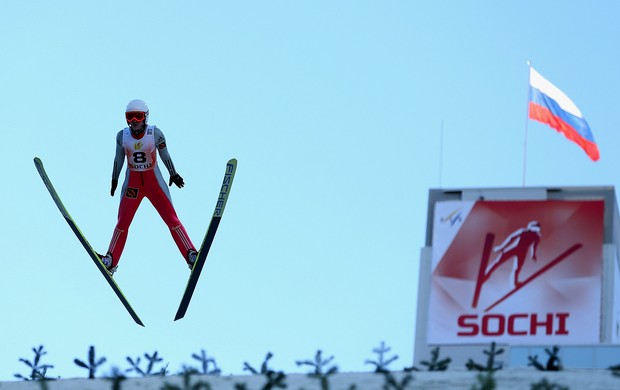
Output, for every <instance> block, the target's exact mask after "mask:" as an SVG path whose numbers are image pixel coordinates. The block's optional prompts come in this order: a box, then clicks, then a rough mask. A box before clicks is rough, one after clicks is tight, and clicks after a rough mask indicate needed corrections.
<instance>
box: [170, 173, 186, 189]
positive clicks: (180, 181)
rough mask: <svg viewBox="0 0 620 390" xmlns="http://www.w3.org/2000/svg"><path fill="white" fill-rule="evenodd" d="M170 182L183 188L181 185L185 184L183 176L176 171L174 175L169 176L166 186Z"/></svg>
mask: <svg viewBox="0 0 620 390" xmlns="http://www.w3.org/2000/svg"><path fill="white" fill-rule="evenodd" d="M172 183H174V184H176V186H177V187H179V188H183V186H184V185H185V182H184V181H183V178H182V177H181V175H179V174H178V173H175V174H174V175H172V176H170V181H169V182H168V186H169V187H170V186H171V185H172Z"/></svg>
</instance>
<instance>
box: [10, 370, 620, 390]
mask: <svg viewBox="0 0 620 390" xmlns="http://www.w3.org/2000/svg"><path fill="white" fill-rule="evenodd" d="M407 375H411V376H412V377H413V379H412V380H411V381H410V382H409V385H408V386H407V387H406V388H407V389H431V390H432V389H438V390H439V389H441V390H444V389H468V390H469V389H471V388H472V386H474V385H475V384H477V383H478V381H477V379H476V376H477V373H475V372H471V371H445V372H427V371H425V372H412V373H410V374H407V373H403V372H395V373H393V376H394V379H395V380H396V382H397V383H398V384H402V383H403V382H402V381H403V380H404V379H405V377H406V376H407ZM494 378H495V380H496V383H497V387H496V388H497V389H498V390H512V389H514V390H517V389H518V390H522V389H529V388H530V385H531V384H532V383H537V382H540V381H542V380H544V379H546V380H547V381H548V382H549V383H553V384H556V385H561V386H565V387H568V388H570V389H572V390H576V389H588V390H590V389H591V390H607V389H619V388H620V378H616V377H614V376H612V374H611V372H610V371H609V370H570V371H560V372H542V371H536V370H534V369H507V370H501V371H498V372H496V373H495V374H494ZM189 379H190V381H191V382H190V384H189V386H187V385H186V384H185V383H184V378H183V377H182V376H167V377H150V378H128V379H126V380H124V381H123V382H122V383H121V387H120V389H123V390H159V389H163V388H164V387H165V386H166V385H169V386H168V387H167V388H168V389H178V390H185V389H190V388H191V387H192V386H194V385H196V384H198V383H199V382H204V383H209V384H210V385H211V388H212V389H213V390H234V389H235V385H237V384H245V385H246V387H245V388H246V389H248V390H259V389H261V388H262V387H263V385H264V384H265V383H266V379H265V377H263V376H261V375H254V376H199V375H198V376H192V377H190V378H189ZM285 383H286V385H287V389H293V390H298V389H302V388H303V389H305V390H319V389H321V385H320V382H319V380H317V379H314V378H309V377H308V376H307V375H303V374H291V375H287V376H286V378H285ZM353 384H354V385H355V386H356V387H355V388H356V389H357V390H367V389H368V390H371V389H372V390H375V389H377V390H379V389H382V388H383V385H384V384H385V377H384V376H382V375H379V374H374V373H339V374H336V375H333V376H330V377H329V388H330V389H332V390H345V389H350V388H351V385H353ZM45 385H46V387H43V386H42V383H39V382H2V383H0V389H2V390H39V389H45V388H47V389H49V390H108V389H112V388H113V387H112V385H113V383H112V382H111V381H110V380H108V379H95V380H88V379H63V380H58V381H49V382H46V383H45ZM194 388H196V387H194ZM390 388H391V389H394V388H395V387H390Z"/></svg>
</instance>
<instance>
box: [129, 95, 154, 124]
mask: <svg viewBox="0 0 620 390" xmlns="http://www.w3.org/2000/svg"><path fill="white" fill-rule="evenodd" d="M128 112H143V113H144V123H145V124H146V123H147V121H148V119H149V107H148V106H147V105H146V103H145V102H144V100H140V99H134V100H132V101H130V102H129V103H127V108H125V113H128Z"/></svg>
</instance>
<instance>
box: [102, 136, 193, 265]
mask: <svg viewBox="0 0 620 390" xmlns="http://www.w3.org/2000/svg"><path fill="white" fill-rule="evenodd" d="M157 152H159V156H160V157H161V159H162V161H163V163H164V165H165V166H166V168H167V169H168V173H169V174H170V176H173V175H175V174H176V171H175V169H174V165H173V164H172V159H171V158H170V154H169V153H168V149H167V148H166V138H165V137H164V134H163V133H162V132H161V130H159V129H158V128H157V127H156V126H154V125H149V126H147V128H146V130H145V131H144V133H143V135H142V137H141V138H140V139H136V138H134V137H133V136H132V134H131V130H130V128H129V127H126V128H124V129H123V130H121V131H119V132H118V134H117V135H116V156H115V158H114V168H113V170H112V179H115V180H118V177H119V175H120V171H121V169H122V167H123V163H124V161H125V157H127V170H126V172H125V182H124V183H123V187H122V190H121V202H120V205H119V208H118V222H117V224H116V227H115V228H114V233H113V234H112V240H111V241H110V246H109V248H108V252H109V253H111V254H112V266H113V267H115V266H116V265H117V264H118V262H119V260H120V258H121V255H122V253H123V248H124V247H125V242H126V241H127V232H128V230H129V225H131V221H132V220H133V217H134V215H135V214H136V211H137V210H138V207H139V206H140V202H142V199H144V197H147V198H148V199H149V200H150V201H151V204H153V206H154V207H155V209H156V210H157V212H158V213H159V215H160V216H161V218H162V219H163V220H164V222H165V223H166V225H168V228H169V229H170V233H171V234H172V238H173V239H174V242H175V243H176V245H177V247H178V248H179V251H180V252H181V254H182V255H183V258H185V259H186V258H187V254H188V251H189V250H190V249H192V250H195V248H194V245H193V244H192V242H191V241H190V239H189V236H188V235H187V232H186V231H185V228H184V227H183V224H182V223H181V221H180V220H179V218H178V217H177V214H176V211H175V210H174V206H173V205H172V199H171V197H170V191H169V190H168V186H167V185H166V182H165V181H164V179H163V177H162V175H161V172H160V170H159V167H158V165H157Z"/></svg>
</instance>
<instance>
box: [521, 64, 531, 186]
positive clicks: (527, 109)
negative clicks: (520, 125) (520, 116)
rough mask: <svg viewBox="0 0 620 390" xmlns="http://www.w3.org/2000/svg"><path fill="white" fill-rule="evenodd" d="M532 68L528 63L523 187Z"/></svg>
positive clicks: (524, 168)
mask: <svg viewBox="0 0 620 390" xmlns="http://www.w3.org/2000/svg"><path fill="white" fill-rule="evenodd" d="M531 68H532V62H531V61H529V60H528V61H527V70H528V72H527V76H528V81H527V100H526V102H527V105H526V109H525V139H524V141H523V187H525V170H526V161H527V130H528V124H529V123H530V88H531V87H530V80H529V77H530V73H531Z"/></svg>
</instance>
